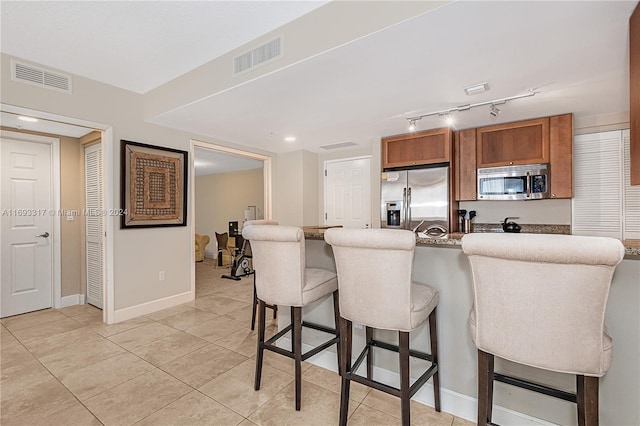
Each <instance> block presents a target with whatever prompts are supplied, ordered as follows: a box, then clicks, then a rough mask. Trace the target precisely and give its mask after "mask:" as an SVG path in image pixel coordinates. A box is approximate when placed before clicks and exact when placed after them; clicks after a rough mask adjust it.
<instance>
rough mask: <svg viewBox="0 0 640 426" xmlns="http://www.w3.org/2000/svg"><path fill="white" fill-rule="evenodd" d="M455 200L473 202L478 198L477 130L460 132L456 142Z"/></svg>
mask: <svg viewBox="0 0 640 426" xmlns="http://www.w3.org/2000/svg"><path fill="white" fill-rule="evenodd" d="M454 153H455V154H454V158H455V161H454V169H455V175H454V176H455V177H454V179H455V199H456V201H473V200H475V199H476V198H477V193H478V190H477V184H478V183H477V179H476V129H467V130H460V131H459V132H456V133H455V142H454Z"/></svg>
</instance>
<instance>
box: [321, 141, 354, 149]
mask: <svg viewBox="0 0 640 426" xmlns="http://www.w3.org/2000/svg"><path fill="white" fill-rule="evenodd" d="M356 145H357V144H355V143H353V142H340V143H334V144H331V145H322V146H321V147H320V148H322V149H338V148H347V147H349V146H356Z"/></svg>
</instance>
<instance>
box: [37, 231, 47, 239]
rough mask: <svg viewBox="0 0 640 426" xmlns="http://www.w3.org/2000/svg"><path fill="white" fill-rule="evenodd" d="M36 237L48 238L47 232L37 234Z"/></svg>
mask: <svg viewBox="0 0 640 426" xmlns="http://www.w3.org/2000/svg"><path fill="white" fill-rule="evenodd" d="M36 237H42V238H49V233H48V232H45V233H44V234H38V235H36Z"/></svg>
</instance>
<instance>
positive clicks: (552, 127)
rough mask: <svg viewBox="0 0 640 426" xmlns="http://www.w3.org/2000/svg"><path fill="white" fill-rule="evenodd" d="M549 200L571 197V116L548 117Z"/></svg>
mask: <svg viewBox="0 0 640 426" xmlns="http://www.w3.org/2000/svg"><path fill="white" fill-rule="evenodd" d="M549 145H550V146H549V151H550V152H549V157H550V160H549V163H550V168H551V171H550V177H549V180H550V182H551V183H550V185H549V187H550V189H551V198H571V197H573V182H572V179H573V114H564V115H556V116H553V117H549Z"/></svg>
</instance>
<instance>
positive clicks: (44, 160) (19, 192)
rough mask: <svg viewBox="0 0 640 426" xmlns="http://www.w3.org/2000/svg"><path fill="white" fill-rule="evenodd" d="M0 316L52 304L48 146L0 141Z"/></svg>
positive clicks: (51, 192)
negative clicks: (0, 297) (0, 282)
mask: <svg viewBox="0 0 640 426" xmlns="http://www.w3.org/2000/svg"><path fill="white" fill-rule="evenodd" d="M1 145H2V147H1V150H0V165H1V169H2V171H1V172H0V174H1V175H2V183H1V193H0V205H1V210H2V219H1V222H2V224H1V229H2V233H1V237H0V246H1V253H2V261H1V264H2V271H1V272H0V275H1V277H2V284H1V287H2V293H1V295H2V301H1V302H0V311H1V312H0V317H7V316H10V315H16V314H21V313H24V312H31V311H35V310H38V309H44V308H50V307H51V306H52V304H51V301H52V289H53V285H52V282H53V281H52V278H53V272H52V268H53V236H52V235H51V234H52V233H53V216H52V215H53V214H55V213H56V212H55V211H54V210H53V207H54V206H53V189H52V182H53V176H52V145H51V144H48V143H38V142H27V141H19V140H14V139H11V138H5V137H3V138H2V139H1Z"/></svg>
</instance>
